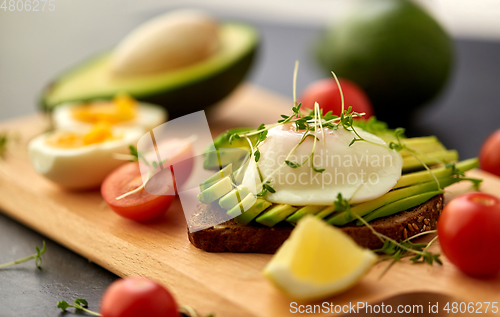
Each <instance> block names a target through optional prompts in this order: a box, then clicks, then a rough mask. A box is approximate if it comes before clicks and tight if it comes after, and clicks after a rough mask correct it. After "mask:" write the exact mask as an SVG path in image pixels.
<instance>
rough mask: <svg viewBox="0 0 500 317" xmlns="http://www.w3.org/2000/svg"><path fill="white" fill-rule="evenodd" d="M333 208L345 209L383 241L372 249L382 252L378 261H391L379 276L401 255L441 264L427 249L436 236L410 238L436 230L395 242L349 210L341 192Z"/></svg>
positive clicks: (423, 261) (434, 231)
mask: <svg viewBox="0 0 500 317" xmlns="http://www.w3.org/2000/svg"><path fill="white" fill-rule="evenodd" d="M334 205H335V210H338V211H345V212H346V217H348V218H351V217H355V218H357V219H358V220H359V221H361V222H362V223H363V224H364V225H365V226H367V227H368V229H370V231H371V232H372V233H373V234H374V235H375V236H377V237H378V238H379V239H380V241H382V242H383V243H384V245H383V246H382V248H380V249H376V250H373V252H375V253H379V254H380V253H382V254H385V256H382V257H381V258H380V261H385V260H390V259H392V262H391V263H390V264H389V265H388V267H387V268H386V269H385V270H384V271H383V272H382V273H381V275H380V277H382V276H383V275H384V274H385V273H386V272H387V270H388V269H389V268H390V267H391V266H392V265H393V264H394V263H395V262H398V261H400V260H401V259H402V258H403V257H406V256H410V255H413V257H411V258H410V260H411V261H413V262H414V263H418V262H422V263H427V264H430V265H432V264H433V263H434V262H436V263H438V264H439V265H442V262H441V260H440V259H439V256H440V254H433V253H431V252H429V251H428V249H429V247H430V246H431V244H432V243H433V242H434V241H435V240H436V238H434V239H432V240H431V241H430V242H429V243H413V242H411V241H410V240H411V239H414V238H416V237H417V236H422V235H424V234H430V233H436V230H431V231H426V232H423V233H421V234H418V235H415V236H413V237H410V238H408V239H406V240H403V241H401V242H397V241H396V240H394V239H391V238H389V237H388V236H386V235H384V234H382V233H380V232H378V231H376V230H375V229H374V228H373V227H372V226H371V225H370V224H369V223H368V222H367V221H366V220H365V219H363V217H361V216H359V215H358V214H356V213H353V212H351V209H350V205H349V201H347V200H346V199H344V198H343V197H342V194H341V193H339V194H338V195H337V200H336V201H335V202H334Z"/></svg>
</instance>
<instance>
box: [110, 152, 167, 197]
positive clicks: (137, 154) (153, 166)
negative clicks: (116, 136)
mask: <svg viewBox="0 0 500 317" xmlns="http://www.w3.org/2000/svg"><path fill="white" fill-rule="evenodd" d="M129 149H130V156H131V157H133V159H131V161H133V162H139V161H140V162H144V164H146V166H147V167H149V169H150V171H149V173H148V175H147V177H146V180H145V181H144V182H142V185H141V186H139V187H137V188H135V189H133V190H131V191H129V192H126V193H125V194H123V195H120V196H118V197H116V198H115V199H116V200H120V199H123V198H125V197H127V196H130V195H133V194H135V193H138V192H140V191H141V190H142V189H144V187H146V184H147V183H148V182H149V180H150V179H151V177H152V176H153V173H154V171H156V170H157V169H158V167H159V166H160V165H163V163H165V162H166V161H167V160H168V158H166V159H164V160H162V161H161V162H160V163H158V162H156V161H152V162H149V161H148V160H147V159H146V158H145V157H144V155H142V153H141V152H139V151H137V148H136V147H134V146H133V145H130V146H129Z"/></svg>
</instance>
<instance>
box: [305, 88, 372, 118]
mask: <svg viewBox="0 0 500 317" xmlns="http://www.w3.org/2000/svg"><path fill="white" fill-rule="evenodd" d="M339 82H340V87H341V88H342V93H343V95H344V109H346V110H347V109H348V108H349V106H350V107H352V110H353V111H354V112H358V113H361V112H364V113H366V114H365V115H364V116H363V118H365V119H368V118H369V117H371V116H372V115H373V106H372V104H371V102H370V99H368V96H367V95H366V93H365V92H364V91H363V90H362V89H361V88H360V87H359V86H358V85H356V84H355V83H353V82H352V81H349V80H347V79H339ZM299 101H300V102H301V103H302V107H304V108H310V109H313V108H314V103H315V102H317V103H318V104H319V106H320V108H322V109H323V112H324V113H326V112H328V111H332V112H333V114H335V115H340V112H341V109H342V103H341V99H340V91H339V87H338V86H337V82H336V81H335V79H333V78H328V79H321V80H318V81H316V82H314V83H312V84H310V85H309V86H307V87H306V89H305V91H304V92H303V93H302V96H300V98H299Z"/></svg>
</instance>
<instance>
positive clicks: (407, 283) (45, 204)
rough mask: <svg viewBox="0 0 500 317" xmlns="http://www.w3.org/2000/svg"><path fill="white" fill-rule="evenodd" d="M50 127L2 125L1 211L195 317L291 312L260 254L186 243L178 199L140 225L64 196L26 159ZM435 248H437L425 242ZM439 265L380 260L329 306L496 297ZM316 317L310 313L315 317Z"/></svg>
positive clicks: (256, 117) (239, 111)
mask: <svg viewBox="0 0 500 317" xmlns="http://www.w3.org/2000/svg"><path fill="white" fill-rule="evenodd" d="M290 107H291V101H290V100H289V99H286V98H283V97H281V96H277V95H275V94H272V93H270V92H267V91H264V90H263V89H261V88H257V87H255V86H251V85H244V86H242V87H241V88H240V89H239V90H238V91H236V92H235V93H234V94H233V95H232V96H231V97H230V98H228V99H227V100H226V101H225V102H224V103H223V104H221V105H220V106H218V107H217V108H215V109H213V110H212V111H211V112H210V113H209V114H208V117H209V122H210V127H211V129H212V134H213V135H216V134H217V133H219V132H220V131H222V130H223V129H226V128H230V127H236V126H258V125H259V124H260V123H261V122H272V121H275V120H276V117H277V116H278V115H279V114H281V113H289V109H290ZM47 127H48V122H47V120H46V118H45V117H43V116H42V115H34V116H31V117H25V118H20V119H16V120H12V121H9V122H4V123H2V124H0V131H5V130H9V131H16V132H19V133H20V136H21V137H20V141H19V143H18V144H16V145H14V146H13V147H12V148H11V149H10V150H9V152H8V153H7V155H6V157H5V160H4V161H2V162H0V209H1V211H2V212H4V213H5V214H7V215H9V216H11V217H12V218H14V219H17V220H18V221H20V222H22V223H24V224H25V225H27V226H29V227H31V228H33V229H35V230H37V231H39V232H40V233H42V234H44V235H46V236H47V237H49V238H51V239H53V240H55V241H57V242H59V243H61V244H62V245H64V246H66V247H68V248H69V249H71V250H73V251H75V252H77V253H79V254H81V255H82V256H84V257H86V258H88V259H89V260H90V261H93V262H95V263H97V264H99V265H101V266H102V267H104V268H106V269H108V270H110V271H111V272H114V273H116V274H118V275H119V276H136V275H141V276H147V277H149V278H152V279H155V280H157V281H160V282H162V283H164V284H165V285H166V286H168V288H169V289H171V290H172V291H173V292H174V293H175V296H176V297H177V299H178V301H179V302H180V303H182V304H187V305H190V306H192V307H194V308H195V309H196V310H197V311H198V312H199V313H200V314H201V315H202V316H204V315H207V314H209V313H215V314H216V316H217V317H224V316H229V317H234V316H277V317H279V316H288V315H292V314H291V313H290V302H291V300H290V299H288V298H287V297H285V296H283V295H282V294H281V293H280V292H279V291H278V290H277V289H275V288H274V287H273V286H272V285H271V284H270V283H268V282H267V281H266V280H265V279H264V278H263V277H262V275H261V274H260V271H261V270H262V268H263V267H264V266H265V265H266V263H267V262H268V261H269V260H270V258H271V256H270V255H264V254H232V253H207V252H204V251H201V250H199V249H197V248H195V247H194V246H192V245H191V244H190V243H189V241H188V239H187V231H186V223H185V219H184V215H183V213H182V210H181V206H180V202H179V201H178V200H177V201H175V202H174V204H173V206H172V208H171V210H169V212H168V213H167V215H166V216H165V217H164V218H162V219H161V220H158V221H155V222H152V223H148V224H140V223H136V222H133V221H129V220H127V219H123V218H120V217H119V216H117V215H116V214H115V213H113V212H112V211H111V210H110V209H109V208H108V207H107V205H106V204H105V203H104V202H103V200H102V198H101V196H100V194H99V192H97V191H89V192H80V193H72V192H66V191H63V190H61V189H60V188H58V187H57V186H55V185H53V184H51V183H50V182H49V181H47V180H45V179H44V178H43V177H41V176H39V175H38V174H37V173H36V172H35V171H34V169H33V168H32V166H31V164H30V162H29V161H28V158H27V151H26V145H27V142H28V141H29V140H30V139H31V138H32V137H34V136H35V135H37V134H39V133H41V132H42V131H44V130H45V129H46V128H47ZM469 175H471V176H474V177H481V178H484V184H483V186H482V190H483V191H485V192H488V193H491V194H494V195H497V196H500V179H499V178H496V177H494V176H492V175H490V174H487V173H484V172H481V171H471V172H470V174H469ZM468 190H470V186H469V184H467V183H463V184H457V185H454V186H452V187H450V188H449V193H447V194H446V198H447V199H449V198H450V197H453V196H454V195H457V194H459V193H462V192H465V191H468ZM432 250H433V251H438V252H439V246H438V244H436V245H434V246H433V247H432ZM443 262H444V265H443V266H442V267H441V266H433V267H431V266H429V265H419V264H412V263H411V262H408V261H406V260H405V261H403V262H401V263H397V264H396V265H394V266H393V267H392V268H391V269H390V270H389V272H388V273H387V274H386V275H385V276H384V277H383V278H382V279H379V275H380V273H381V272H382V270H383V269H384V268H385V267H386V265H387V264H388V263H387V262H383V263H379V264H377V265H376V266H375V267H374V268H373V269H372V270H371V271H370V272H369V273H368V275H367V276H366V277H365V278H364V279H363V280H362V281H361V282H360V283H359V284H358V285H356V286H355V287H354V288H352V289H350V290H349V291H347V292H345V293H343V294H341V295H339V296H336V297H334V298H331V299H329V301H331V302H332V303H333V304H342V305H343V304H346V303H347V304H348V303H349V302H352V303H355V302H377V301H379V300H382V299H384V298H387V297H390V296H393V295H397V294H402V293H406V292H414V291H433V292H439V293H444V294H450V295H453V296H456V297H458V298H461V299H463V300H466V301H473V302H478V301H481V302H483V301H498V299H499V295H498V294H500V277H497V278H496V279H490V280H479V279H473V278H470V277H467V276H465V275H463V274H461V273H460V272H459V271H458V270H457V269H456V268H455V267H454V266H453V265H452V264H450V263H449V262H448V261H447V260H446V258H444V259H443ZM313 316H314V315H313Z"/></svg>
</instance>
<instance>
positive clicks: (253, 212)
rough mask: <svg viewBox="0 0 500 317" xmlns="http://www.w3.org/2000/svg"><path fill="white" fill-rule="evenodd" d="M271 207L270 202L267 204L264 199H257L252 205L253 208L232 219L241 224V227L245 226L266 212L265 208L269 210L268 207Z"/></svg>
mask: <svg viewBox="0 0 500 317" xmlns="http://www.w3.org/2000/svg"><path fill="white" fill-rule="evenodd" d="M271 205H272V203H271V202H269V201H267V200H265V199H262V198H257V200H256V201H255V203H254V204H253V206H252V207H250V209H248V210H247V211H245V212H243V213H242V214H241V215H239V216H238V217H236V218H234V219H235V220H236V221H238V222H239V223H241V224H242V225H247V224H249V223H250V222H251V221H252V220H254V219H255V217H257V216H258V215H260V214H261V213H262V212H263V211H264V210H266V209H267V208H269V206H271ZM228 214H229V213H228Z"/></svg>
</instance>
